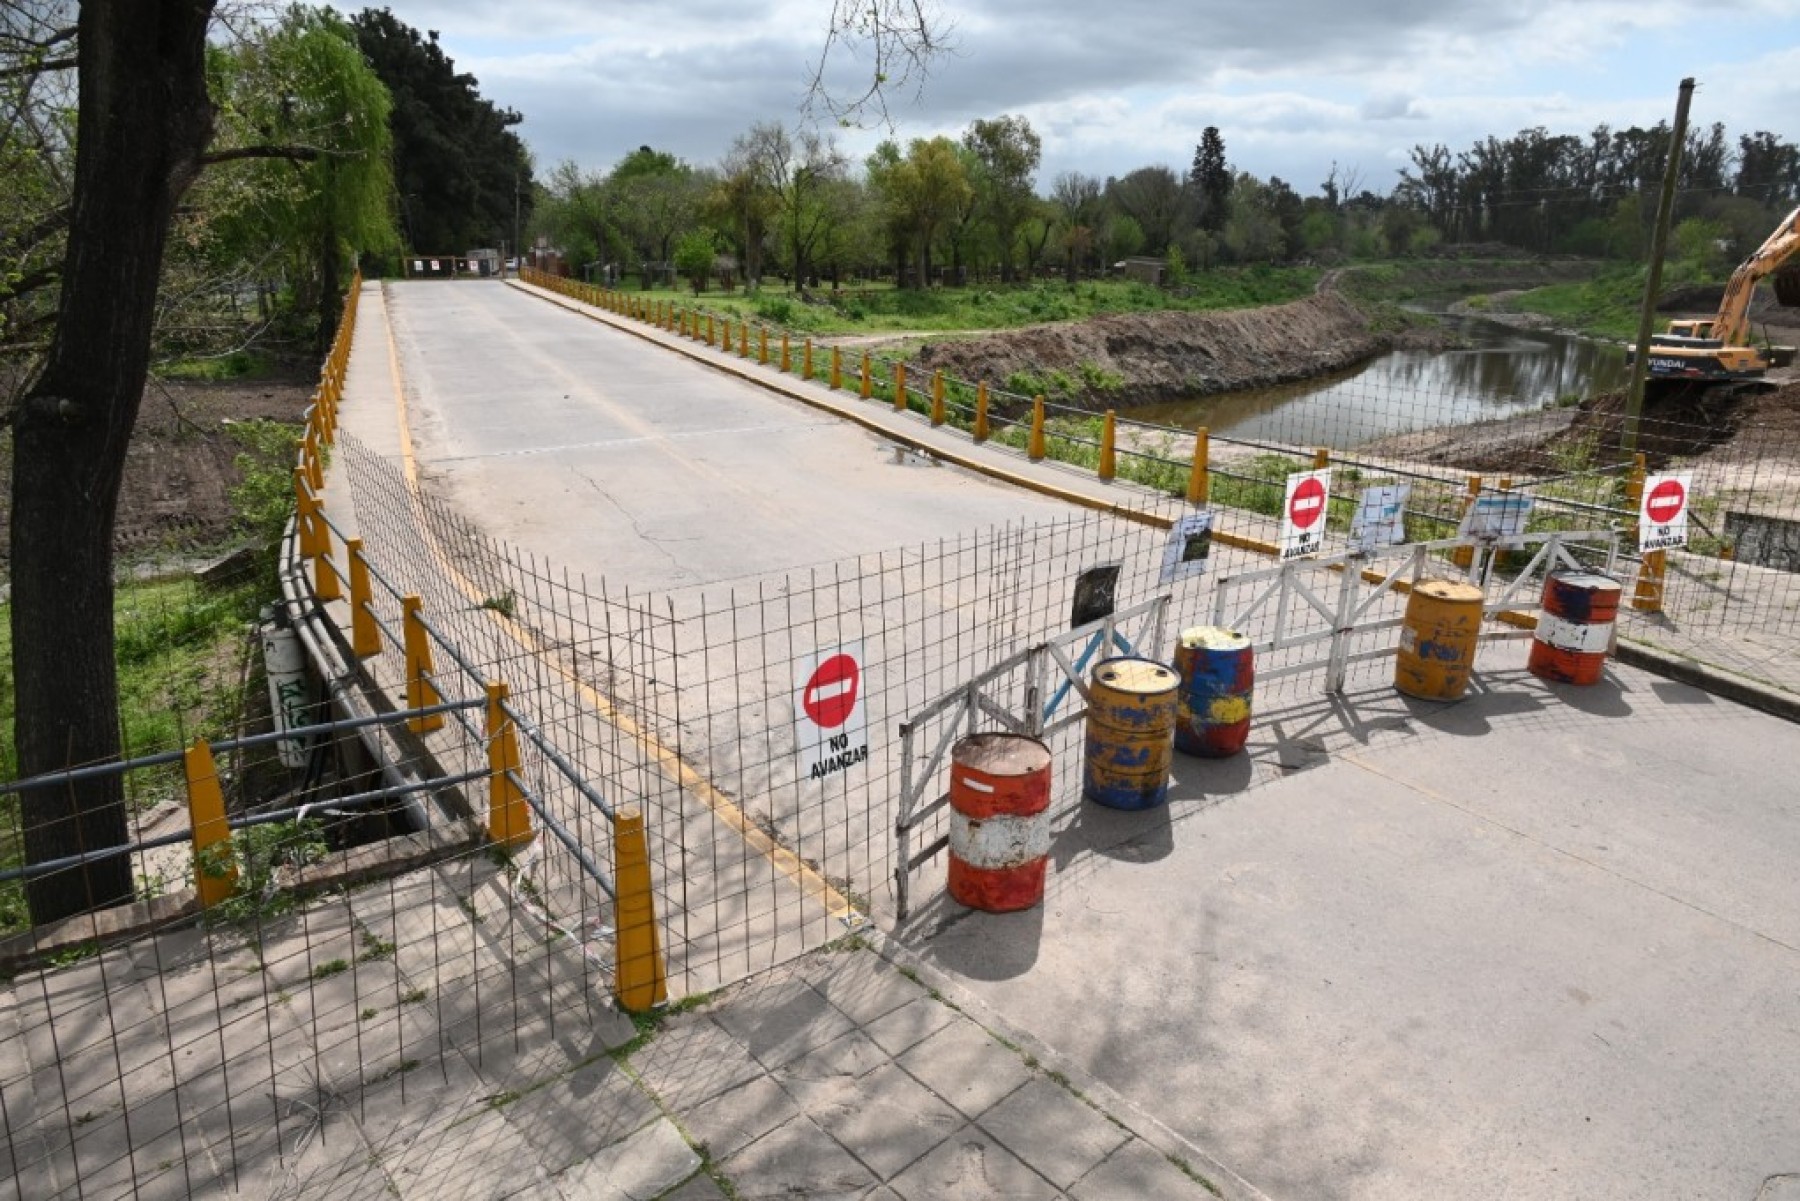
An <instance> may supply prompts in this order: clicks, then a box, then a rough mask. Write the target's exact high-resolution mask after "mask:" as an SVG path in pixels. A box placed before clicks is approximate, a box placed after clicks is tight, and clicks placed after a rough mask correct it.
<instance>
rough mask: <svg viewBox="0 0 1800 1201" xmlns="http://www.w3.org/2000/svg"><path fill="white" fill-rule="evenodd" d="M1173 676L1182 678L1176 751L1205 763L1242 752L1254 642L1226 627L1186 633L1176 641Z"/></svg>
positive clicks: (1247, 724)
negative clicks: (1206, 760) (1251, 645)
mask: <svg viewBox="0 0 1800 1201" xmlns="http://www.w3.org/2000/svg"><path fill="white" fill-rule="evenodd" d="M1175 674H1176V675H1178V676H1179V677H1181V692H1180V698H1181V705H1180V709H1179V711H1178V712H1177V714H1176V718H1175V749H1176V750H1178V751H1180V752H1181V753H1182V754H1184V755H1199V756H1200V757H1202V758H1206V759H1224V758H1227V757H1229V756H1231V755H1235V754H1237V753H1238V752H1239V751H1241V750H1243V749H1244V743H1245V741H1246V740H1248V738H1249V737H1250V697H1251V691H1252V688H1253V686H1254V685H1255V682H1256V657H1255V655H1254V654H1253V653H1252V652H1251V649H1250V639H1249V638H1247V637H1245V636H1244V635H1243V634H1240V633H1238V632H1237V631H1236V630H1228V629H1226V628H1224V627H1223V626H1194V627H1192V628H1190V629H1186V630H1183V631H1181V637H1180V638H1179V639H1177V640H1176V643H1175Z"/></svg>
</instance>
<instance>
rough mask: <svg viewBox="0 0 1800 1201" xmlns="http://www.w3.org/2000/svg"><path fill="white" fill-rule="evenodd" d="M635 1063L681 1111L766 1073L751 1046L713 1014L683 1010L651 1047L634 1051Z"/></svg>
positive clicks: (643, 1076)
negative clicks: (714, 1018) (753, 1054)
mask: <svg viewBox="0 0 1800 1201" xmlns="http://www.w3.org/2000/svg"><path fill="white" fill-rule="evenodd" d="M631 1066H632V1069H633V1070H634V1071H636V1072H637V1074H638V1078H639V1079H641V1080H642V1081H643V1082H644V1083H645V1085H647V1086H648V1087H649V1088H650V1090H651V1091H652V1092H654V1093H655V1094H656V1095H657V1097H658V1098H660V1099H661V1101H662V1103H663V1104H664V1105H666V1106H668V1107H669V1108H670V1109H671V1110H673V1111H674V1112H676V1113H685V1112H687V1111H688V1110H691V1109H694V1108H696V1107H698V1106H699V1105H700V1104H702V1103H703V1102H705V1101H706V1100H708V1099H709V1098H711V1097H716V1096H718V1095H719V1094H720V1093H723V1092H725V1091H727V1090H729V1089H733V1088H737V1087H738V1086H739V1085H742V1084H744V1083H745V1082H747V1081H749V1080H754V1079H757V1078H760V1077H762V1076H763V1075H764V1072H763V1069H762V1065H761V1064H759V1063H757V1062H756V1060H755V1059H754V1058H753V1057H752V1056H751V1054H750V1049H749V1048H748V1047H746V1046H745V1045H744V1044H743V1043H741V1042H739V1041H738V1040H737V1039H736V1038H734V1037H733V1036H732V1035H730V1034H728V1033H727V1032H726V1031H725V1029H724V1027H722V1026H720V1025H719V1024H718V1023H717V1022H715V1021H714V1020H713V1018H712V1015H711V1014H710V1013H689V1014H682V1015H680V1016H678V1017H676V1018H673V1019H671V1020H670V1021H668V1022H666V1023H664V1025H663V1026H662V1028H661V1029H659V1030H658V1031H657V1032H656V1037H655V1038H654V1039H653V1040H651V1042H650V1045H649V1046H647V1047H644V1048H642V1049H641V1050H639V1051H637V1052H636V1053H635V1054H633V1055H632V1057H631Z"/></svg>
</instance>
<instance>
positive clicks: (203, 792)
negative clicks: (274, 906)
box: [182, 738, 237, 909]
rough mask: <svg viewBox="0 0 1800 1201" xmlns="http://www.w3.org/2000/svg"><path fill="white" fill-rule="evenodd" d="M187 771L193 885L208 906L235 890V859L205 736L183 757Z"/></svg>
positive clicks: (202, 903) (203, 905) (215, 903)
mask: <svg viewBox="0 0 1800 1201" xmlns="http://www.w3.org/2000/svg"><path fill="white" fill-rule="evenodd" d="M182 767H183V769H184V771H185V772H186V774H187V794H188V829H190V830H191V831H193V839H194V888H195V890H196V891H198V892H199V894H200V905H201V907H202V908H204V909H211V908H212V907H213V906H214V905H217V904H218V903H219V902H220V901H223V900H225V899H226V898H228V897H230V896H231V894H232V893H234V892H236V891H237V861H236V859H235V858H234V857H233V855H232V852H231V825H230V824H229V823H228V822H227V821H226V820H225V794H224V792H223V791H221V790H220V788H219V772H218V768H217V767H215V766H214V765H213V754H212V747H210V746H208V745H207V742H206V739H204V738H196V739H194V745H193V746H190V747H189V748H188V749H187V751H186V752H185V753H184V755H183V756H182Z"/></svg>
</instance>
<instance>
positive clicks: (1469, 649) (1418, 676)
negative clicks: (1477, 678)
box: [1394, 580, 1483, 701]
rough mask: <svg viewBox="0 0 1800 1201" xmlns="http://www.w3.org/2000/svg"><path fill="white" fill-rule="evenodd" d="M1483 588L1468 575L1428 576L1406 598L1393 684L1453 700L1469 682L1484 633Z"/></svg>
mask: <svg viewBox="0 0 1800 1201" xmlns="http://www.w3.org/2000/svg"><path fill="white" fill-rule="evenodd" d="M1482 601H1483V597H1482V594H1481V589H1480V588H1478V587H1476V586H1475V585H1474V584H1471V583H1469V582H1468V581H1467V580H1424V581H1421V582H1420V583H1419V584H1418V585H1416V586H1415V587H1414V588H1413V590H1412V595H1411V596H1409V597H1408V598H1407V601H1406V618H1405V620H1404V621H1403V622H1402V623H1401V627H1400V651H1399V654H1398V655H1397V656H1396V657H1395V662H1394V687H1395V688H1397V689H1399V690H1400V691H1401V692H1403V693H1405V694H1406V695H1407V696H1415V697H1418V698H1419V699H1420V700H1427V701H1453V700H1456V699H1457V698H1458V697H1460V696H1461V695H1462V694H1463V690H1464V689H1466V688H1467V687H1468V686H1469V674H1470V672H1472V671H1473V670H1474V669H1475V647H1476V638H1477V636H1478V635H1479V634H1480V633H1481V606H1482Z"/></svg>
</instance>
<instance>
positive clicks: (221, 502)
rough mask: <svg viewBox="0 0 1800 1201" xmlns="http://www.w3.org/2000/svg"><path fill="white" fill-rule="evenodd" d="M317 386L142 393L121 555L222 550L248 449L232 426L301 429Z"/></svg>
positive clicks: (122, 512) (8, 449) (1, 555)
mask: <svg viewBox="0 0 1800 1201" xmlns="http://www.w3.org/2000/svg"><path fill="white" fill-rule="evenodd" d="M312 392H313V389H312V385H311V384H305V383H287V382H274V381H268V382H265V381H258V382H255V383H222V384H164V383H158V382H156V381H152V382H151V383H150V385H149V387H147V388H146V389H145V391H144V402H143V407H142V408H141V409H140V410H139V414H138V423H137V427H136V428H135V429H134V430H133V431H132V434H131V449H130V451H129V452H128V457H127V458H126V462H125V479H124V483H123V484H122V485H121V488H120V493H119V506H118V516H117V519H116V525H115V527H114V534H113V548H114V550H115V551H116V552H117V553H119V554H122V555H128V556H129V555H143V554H163V553H180V552H184V551H191V550H207V549H212V548H216V547H218V546H220V545H221V544H223V543H225V542H226V541H228V540H229V539H230V537H231V535H232V532H233V531H232V522H233V508H232V503H231V491H232V489H233V488H235V487H237V485H238V484H239V482H240V481H241V473H240V472H239V471H238V469H237V458H238V455H239V454H241V453H243V451H244V445H243V444H242V443H241V442H239V441H238V440H237V439H235V438H233V437H232V436H231V434H230V427H231V424H232V423H233V422H241V421H252V420H257V419H266V420H270V421H281V422H288V423H298V422H299V421H300V419H301V417H302V416H303V415H304V414H305V412H306V406H307V404H308V403H309V402H310V401H311V399H312ZM11 505H12V439H11V438H10V437H8V438H6V439H5V440H4V442H3V443H0V565H4V564H5V563H6V562H8V561H10V558H11V553H10V552H11V532H10V525H11V522H10V520H9V518H10V515H11Z"/></svg>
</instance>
